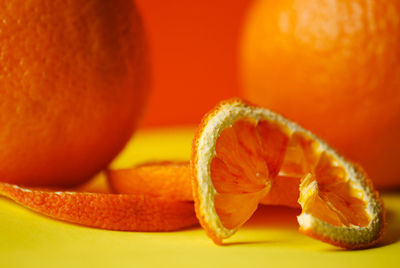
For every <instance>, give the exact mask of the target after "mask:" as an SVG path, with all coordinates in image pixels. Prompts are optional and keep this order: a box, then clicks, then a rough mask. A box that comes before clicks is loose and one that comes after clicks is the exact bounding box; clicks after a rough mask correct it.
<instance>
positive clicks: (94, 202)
mask: <svg viewBox="0 0 400 268" xmlns="http://www.w3.org/2000/svg"><path fill="white" fill-rule="evenodd" d="M0 195H3V196H6V197H8V198H10V199H12V200H14V201H15V202H17V203H19V204H21V205H23V206H25V207H27V208H30V209H32V210H34V211H36V212H39V213H41V214H44V215H46V216H49V217H52V218H56V219H59V220H64V221H67V222H72V223H77V224H81V225H86V226H91V227H97V228H102V229H109V230H121V231H171V230H178V229H182V228H185V227H189V226H192V225H194V224H196V223H197V222H198V221H197V219H196V216H195V213H194V208H193V203H192V202H185V201H176V200H166V199H162V198H156V197H151V196H146V195H132V194H130V195H127V194H109V193H108V194H107V193H87V192H65V191H50V190H43V189H34V188H23V187H19V186H16V185H11V184H7V183H0Z"/></svg>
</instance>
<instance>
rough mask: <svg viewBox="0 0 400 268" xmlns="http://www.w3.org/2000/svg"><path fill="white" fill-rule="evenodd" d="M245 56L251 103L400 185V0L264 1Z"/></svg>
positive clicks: (254, 12) (379, 179)
mask: <svg viewBox="0 0 400 268" xmlns="http://www.w3.org/2000/svg"><path fill="white" fill-rule="evenodd" d="M241 59H242V78H243V88H244V90H243V95H244V96H245V97H246V98H248V99H249V100H251V101H253V102H255V103H257V104H259V105H262V106H265V107H267V108H269V109H272V110H275V111H277V112H279V113H281V114H283V115H284V116H286V117H288V118H290V119H292V120H294V121H297V122H299V123H300V124H301V125H303V126H304V127H306V128H307V129H310V130H311V131H312V132H314V133H316V134H317V135H319V136H320V137H322V138H324V139H325V140H327V141H328V142H329V143H330V144H331V145H332V146H333V147H335V148H337V149H338V150H339V151H340V152H341V153H343V154H344V155H345V156H347V157H348V158H350V159H352V160H353V161H355V162H359V163H360V164H362V166H363V167H364V168H365V169H366V171H367V173H368V174H369V175H370V177H371V178H372V180H373V181H374V184H375V185H376V186H377V187H378V188H389V187H399V186H400V165H398V159H399V158H400V139H399V138H400V1H399V0H395V1H385V2H382V1H376V0H374V1H367V2H365V1H361V0H351V1H341V0H335V1H306V0H297V1H293V0H291V1H289V0H283V1H272V0H264V1H257V2H256V3H255V4H254V5H253V7H252V9H251V10H250V12H249V16H248V18H247V23H246V25H245V30H244V35H243V42H242V56H241Z"/></svg>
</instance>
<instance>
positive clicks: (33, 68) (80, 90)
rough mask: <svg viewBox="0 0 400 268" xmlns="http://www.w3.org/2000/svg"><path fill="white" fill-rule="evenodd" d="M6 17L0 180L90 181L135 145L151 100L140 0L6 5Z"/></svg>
mask: <svg viewBox="0 0 400 268" xmlns="http://www.w3.org/2000/svg"><path fill="white" fill-rule="evenodd" d="M0 17H1V18H2V23H0V55H1V56H0V58H1V68H0V92H1V98H0V125H1V128H0V144H1V146H2V149H1V150H0V180H1V181H4V182H9V183H14V184H23V185H65V186H67V185H68V186H71V185H77V184H79V183H82V182H83V181H86V180H89V179H90V178H91V177H92V176H93V175H95V174H96V173H98V172H99V171H100V170H102V169H104V168H106V166H107V165H108V163H109V162H110V161H111V160H112V159H113V158H114V157H115V156H116V155H117V154H118V152H119V151H120V150H121V149H122V148H123V146H124V145H125V143H126V142H127V141H128V140H129V138H130V136H131V135H132V133H133V131H134V129H135V127H136V126H137V124H138V120H139V117H140V115H141V113H142V109H143V105H144V101H145V97H146V95H147V91H148V82H147V78H148V77H147V76H148V71H149V70H148V64H147V53H146V44H145V36H144V29H143V25H142V21H141V18H140V15H139V13H138V11H137V9H136V7H135V5H134V2H133V1H131V0H116V1H112V2H110V1H102V0H88V1H85V2H82V1H80V0H71V1H62V0H54V1H47V0H38V1H25V0H9V1H8V0H7V1H0Z"/></svg>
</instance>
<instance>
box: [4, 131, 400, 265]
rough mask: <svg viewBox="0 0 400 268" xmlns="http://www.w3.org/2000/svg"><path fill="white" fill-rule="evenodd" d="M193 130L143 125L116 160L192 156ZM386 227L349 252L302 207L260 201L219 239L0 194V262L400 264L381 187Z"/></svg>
mask: <svg viewBox="0 0 400 268" xmlns="http://www.w3.org/2000/svg"><path fill="white" fill-rule="evenodd" d="M192 136H193V129H192V128H171V129H158V130H154V129H153V130H143V131H139V132H138V133H137V134H136V135H135V137H134V138H133V139H132V141H131V142H130V143H129V144H128V146H127V147H126V149H125V150H124V151H123V152H122V153H121V154H120V156H119V157H118V158H117V159H116V160H115V161H114V163H113V167H128V166H130V165H132V164H136V163H141V162H144V161H149V160H188V159H189V155H190V148H191V139H192ZM382 195H383V199H384V201H385V204H386V207H387V216H388V227H387V234H386V236H385V239H384V241H383V242H382V243H381V244H380V245H379V246H378V247H376V248H372V249H366V250H357V251H346V250H341V249H339V248H336V247H334V246H331V245H328V244H325V243H322V242H320V241H318V240H314V239H312V238H309V237H307V236H304V235H302V234H300V233H299V232H298V231H297V221H296V215H297V214H298V213H299V211H298V210H295V209H288V208H279V207H260V208H259V209H258V211H257V212H256V214H255V215H254V216H253V217H252V219H251V220H250V221H249V222H248V223H247V224H246V225H245V226H244V227H243V228H242V229H240V230H239V231H238V233H236V234H235V235H234V236H233V237H231V238H230V239H228V240H227V241H226V242H227V243H226V245H225V246H217V245H215V244H214V243H213V242H212V241H211V240H210V239H209V238H208V237H207V236H206V234H205V233H204V231H203V230H202V229H201V228H200V227H198V226H197V227H194V228H191V229H187V230H183V231H177V232H166V233H142V232H117V231H107V230H100V229H94V228H88V227H84V226H79V225H74V224H70V223H66V222H62V221H57V220H54V219H50V218H48V217H45V216H42V215H39V214H37V213H35V212H32V211H30V210H28V209H25V208H23V207H21V206H19V205H17V204H15V203H13V202H12V201H10V200H8V199H6V198H0V267H1V268H3V267H4V268H6V267H7V268H8V267H73V268H77V267H128V266H129V267H149V266H150V267H153V266H160V267H210V266H211V267H216V266H218V267H306V266H307V267H323V268H328V267H340V268H342V267H400V264H399V262H400V261H399V259H400V192H391V193H389V192H386V193H383V194H382Z"/></svg>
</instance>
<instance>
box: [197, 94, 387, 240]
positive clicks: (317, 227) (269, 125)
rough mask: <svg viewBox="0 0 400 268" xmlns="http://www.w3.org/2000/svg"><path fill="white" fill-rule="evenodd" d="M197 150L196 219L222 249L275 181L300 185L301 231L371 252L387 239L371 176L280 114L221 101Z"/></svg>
mask: <svg viewBox="0 0 400 268" xmlns="http://www.w3.org/2000/svg"><path fill="white" fill-rule="evenodd" d="M192 146H193V150H192V158H191V168H192V183H193V196H194V201H195V210H196V215H197V217H198V219H199V221H200V224H201V225H202V226H203V228H204V229H205V231H206V233H207V234H208V236H210V237H211V238H212V239H213V240H214V242H216V243H217V244H221V243H222V241H223V239H226V238H228V237H230V236H231V235H233V234H234V233H235V232H236V231H237V230H238V229H239V228H240V227H241V225H243V224H244V223H245V222H246V221H247V220H248V219H249V218H250V217H251V215H252V214H253V213H254V211H255V209H256V208H257V206H258V204H259V203H260V202H261V200H263V199H266V198H267V199H268V195H269V193H270V192H271V188H272V185H274V183H275V182H276V181H278V180H286V181H289V185H293V184H295V185H297V187H299V188H298V190H297V195H296V197H297V196H299V200H298V203H299V204H300V205H301V207H302V213H301V214H300V215H299V217H298V222H299V225H300V231H301V232H303V233H305V234H307V235H310V236H312V237H314V238H317V239H320V240H322V241H324V242H327V243H330V244H333V245H336V246H340V247H344V248H363V247H369V246H372V245H374V244H376V243H377V242H378V241H379V240H380V238H381V237H382V235H383V231H384V227H385V212H384V206H383V202H382V200H381V199H380V197H379V194H378V193H377V192H376V191H375V190H374V188H373V186H372V183H371V181H370V179H369V178H368V176H367V175H366V173H365V172H364V171H362V169H361V168H360V167H359V166H357V165H355V164H353V163H352V162H350V161H349V160H347V159H345V158H344V157H343V156H341V155H340V154H339V153H338V152H336V151H335V150H334V149H332V148H331V147H330V146H329V145H328V144H327V143H326V142H324V141H323V140H321V139H320V138H318V137H317V136H315V135H314V134H313V133H311V132H310V131H307V130H306V129H304V128H302V127H301V126H299V125H298V124H296V123H294V122H291V121H289V120H288V119H286V118H284V117H283V116H281V115H279V114H276V113H274V112H272V111H269V110H268V109H265V108H261V107H256V106H252V105H250V104H247V103H245V102H243V101H241V100H239V99H233V100H228V101H224V102H222V103H220V104H219V105H218V106H217V107H216V108H214V109H213V110H212V111H211V112H209V113H208V114H207V115H205V116H204V118H203V120H202V123H201V124H200V126H199V128H198V130H197V133H196V135H195V138H194V140H193V145H192ZM293 194H294V193H293ZM293 194H290V195H293Z"/></svg>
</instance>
